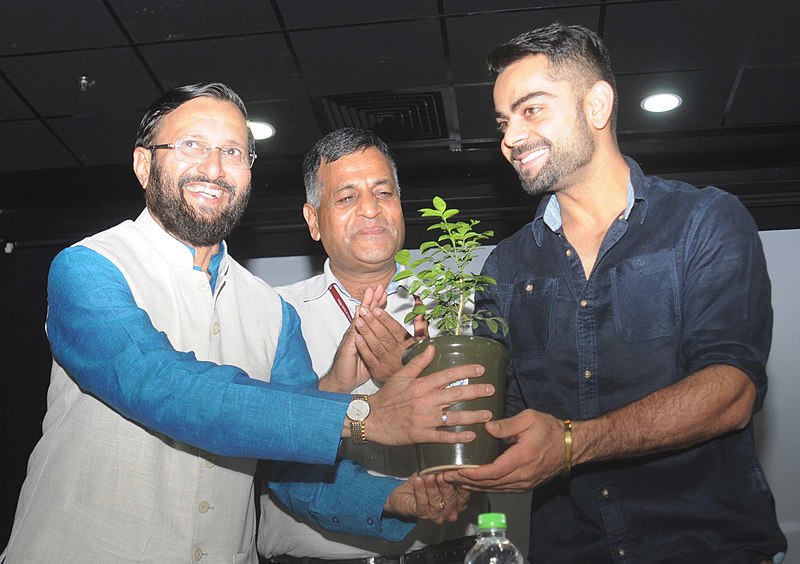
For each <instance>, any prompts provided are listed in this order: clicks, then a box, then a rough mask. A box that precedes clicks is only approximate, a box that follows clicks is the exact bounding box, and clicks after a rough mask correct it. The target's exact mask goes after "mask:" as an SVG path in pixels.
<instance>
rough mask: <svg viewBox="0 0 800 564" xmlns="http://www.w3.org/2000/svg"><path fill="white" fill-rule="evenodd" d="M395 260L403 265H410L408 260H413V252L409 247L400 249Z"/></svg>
mask: <svg viewBox="0 0 800 564" xmlns="http://www.w3.org/2000/svg"><path fill="white" fill-rule="evenodd" d="M394 260H395V261H396V262H399V263H400V264H402V265H403V266H408V261H409V260H411V252H410V251H409V250H408V249H400V250H399V251H397V253H395V255H394Z"/></svg>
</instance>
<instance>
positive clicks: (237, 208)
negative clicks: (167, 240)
mask: <svg viewBox="0 0 800 564" xmlns="http://www.w3.org/2000/svg"><path fill="white" fill-rule="evenodd" d="M169 181H172V183H173V186H172V187H171V186H169V184H168V182H169ZM192 182H207V183H210V184H215V185H217V186H218V187H220V188H222V189H224V190H226V191H227V192H228V194H229V197H230V200H229V201H230V203H229V204H228V206H226V207H224V208H222V209H221V210H219V211H218V212H217V215H216V216H215V217H212V216H203V215H200V214H198V213H197V212H196V211H195V210H194V209H193V208H192V207H191V206H190V205H189V203H188V202H187V201H186V198H185V197H184V195H183V188H184V187H185V186H186V185H187V184H190V183H192ZM244 190H245V191H244V194H243V195H242V197H241V198H239V199H238V200H237V199H236V187H235V186H233V185H232V184H230V183H229V182H226V181H224V180H219V179H217V180H214V181H212V180H209V179H208V178H206V177H204V176H202V175H192V176H182V177H181V178H180V179H178V181H177V182H175V179H167V178H166V177H165V175H164V173H163V171H162V169H161V167H160V166H159V165H158V162H157V161H155V160H153V161H152V165H151V168H150V184H149V185H148V187H147V190H145V202H146V203H147V209H149V210H150V213H152V214H153V216H154V217H156V218H157V219H158V220H159V222H160V223H161V225H162V226H163V227H164V229H166V231H167V232H168V233H169V234H170V235H172V236H173V237H175V238H176V239H178V240H179V241H183V242H184V243H186V244H188V245H191V246H193V247H211V246H214V245H217V244H219V243H220V242H221V241H222V240H223V239H225V238H226V237H227V236H228V235H230V234H231V232H232V231H233V229H234V228H235V227H236V226H237V225H238V224H239V221H241V219H242V216H243V215H244V212H245V210H246V209H247V202H248V200H249V199H250V185H248V186H247V187H246V188H245V189H244Z"/></svg>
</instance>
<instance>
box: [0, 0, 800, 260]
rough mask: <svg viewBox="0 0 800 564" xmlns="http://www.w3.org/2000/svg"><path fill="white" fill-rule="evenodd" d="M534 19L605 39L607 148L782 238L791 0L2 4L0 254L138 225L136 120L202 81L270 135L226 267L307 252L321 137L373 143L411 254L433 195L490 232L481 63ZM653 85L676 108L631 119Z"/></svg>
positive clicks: (504, 176) (786, 205) (498, 194)
mask: <svg viewBox="0 0 800 564" xmlns="http://www.w3.org/2000/svg"><path fill="white" fill-rule="evenodd" d="M553 21H561V22H564V23H570V24H573V23H574V24H582V25H585V26H587V27H589V28H591V29H593V30H595V31H597V32H598V33H599V34H600V35H601V36H602V37H603V38H604V40H605V42H606V44H607V46H608V48H609V51H610V53H611V58H612V65H613V67H614V71H615V73H616V75H617V77H618V78H617V80H618V91H619V99H620V111H619V121H618V133H619V138H620V145H621V147H622V149H623V152H625V153H626V154H629V155H631V156H632V157H634V158H635V159H636V160H638V161H639V162H640V163H642V165H643V167H644V168H645V170H646V172H649V173H656V174H660V175H663V176H670V177H681V178H683V179H686V180H689V181H691V182H693V183H696V184H700V185H705V184H711V183H713V184H716V185H718V186H721V187H723V188H725V189H727V190H729V191H731V192H733V193H735V194H737V195H738V196H739V197H740V198H741V199H742V201H743V202H744V203H745V204H746V205H747V206H748V208H749V209H750V210H751V212H752V213H753V215H754V216H755V218H756V220H757V222H758V223H759V226H760V227H761V228H762V229H783V228H796V227H800V103H798V94H800V88H799V87H800V34H798V33H797V29H796V26H797V23H798V22H800V1H798V0H538V1H533V0H528V1H523V0H504V1H501V0H349V1H345V0H337V1H334V0H272V1H266V0H224V1H223V0H195V1H191V0H163V1H155V0H59V1H56V0H4V1H3V2H2V6H0V32H2V33H0V243H1V244H2V245H3V247H4V248H5V251H6V253H10V252H12V251H13V250H14V249H16V248H26V247H37V246H42V245H45V246H46V245H60V246H63V245H64V244H68V243H70V242H72V241H74V240H75V239H77V238H79V237H82V236H84V235H86V234H88V233H91V232H94V231H96V230H97V229H100V228H104V227H107V226H110V225H112V224H114V223H116V222H118V221H119V220H121V219H123V218H127V217H131V216H133V215H135V214H136V213H137V212H138V211H139V209H140V208H141V207H142V198H141V193H140V192H141V191H140V189H139V188H138V185H137V184H136V180H135V178H134V176H133V174H132V172H131V169H130V160H131V151H132V147H133V140H134V137H135V132H136V128H137V125H138V121H139V119H140V118H141V116H142V114H143V112H144V111H145V110H146V109H147V107H148V106H149V105H150V103H151V102H152V101H153V100H154V99H155V98H156V97H158V96H159V95H160V94H161V93H162V92H163V91H164V90H166V89H168V88H171V87H174V86H177V85H181V84H187V83H193V82H204V81H222V82H225V83H227V84H228V85H230V86H231V87H233V88H234V89H235V90H236V91H237V92H238V93H239V94H240V95H241V96H242V98H243V99H244V100H245V102H246V104H247V105H248V108H249V111H250V115H251V119H254V120H265V121H269V122H270V123H272V124H273V125H274V126H275V127H276V128H277V135H276V136H275V137H273V138H271V139H269V140H265V141H260V142H258V144H257V152H258V155H259V156H258V159H257V161H256V165H255V166H254V169H253V197H252V200H251V206H250V209H249V210H248V213H247V214H246V216H245V220H244V222H243V224H242V226H241V227H240V228H239V229H238V230H237V231H236V233H235V234H234V237H233V238H232V243H231V244H232V247H237V253H238V254H240V255H245V256H269V255H281V254H305V253H319V252H321V249H319V248H318V247H316V246H314V244H313V243H312V242H311V241H310V240H309V238H308V236H307V234H306V231H305V226H304V223H303V220H302V216H301V214H300V206H301V205H302V202H303V201H304V196H303V188H302V180H301V174H300V161H301V158H302V155H303V154H304V153H305V151H306V150H308V148H309V147H310V146H311V145H312V144H313V143H314V141H315V140H316V139H317V138H319V137H320V136H321V135H322V134H324V133H325V132H327V131H329V130H331V129H332V128H335V127H338V126H340V125H356V126H364V127H370V128H372V129H375V130H376V131H377V132H378V133H380V134H381V135H382V136H383V137H384V138H385V139H386V140H387V141H389V143H390V145H391V147H392V148H393V150H394V152H395V154H396V157H397V162H398V166H399V172H400V181H401V184H402V186H403V199H404V206H405V209H406V217H407V220H408V222H409V227H410V228H409V239H410V240H409V241H408V243H409V244H410V245H413V244H416V241H415V239H418V238H419V231H420V230H419V229H418V228H417V227H418V226H419V225H420V222H419V220H418V218H417V214H416V213H415V212H414V210H415V209H417V208H419V207H421V205H422V204H424V203H425V202H426V201H429V200H430V198H431V197H432V196H433V195H437V194H438V195H442V196H444V197H445V198H447V199H449V200H450V201H451V202H455V205H457V207H459V208H461V209H462V210H463V211H464V212H469V213H470V215H471V216H473V217H478V218H480V219H482V221H484V222H485V223H486V224H489V225H490V226H491V227H493V228H494V229H495V230H496V231H497V232H498V234H499V235H505V234H508V233H510V232H512V231H513V230H515V229H517V228H518V227H519V226H521V225H522V224H524V223H525V222H526V221H527V220H528V219H529V218H530V215H531V213H532V210H533V209H534V208H535V205H536V201H534V200H533V199H531V198H529V197H527V196H524V195H523V194H522V191H521V190H520V189H519V185H518V181H517V179H516V176H515V175H514V173H513V171H511V169H510V167H509V166H508V164H506V163H505V162H504V161H503V159H502V158H501V156H500V154H499V151H498V147H497V145H498V139H499V138H498V135H497V131H496V128H495V124H494V112H493V108H492V102H491V79H490V77H489V75H488V73H487V72H486V70H485V65H484V59H485V56H486V53H487V51H488V50H489V49H490V48H491V47H492V46H494V45H495V44H497V43H499V42H501V41H503V40H505V39H508V38H510V37H512V36H514V35H516V34H517V33H519V32H522V31H525V30H528V29H532V28H535V27H539V26H542V25H546V24H548V23H551V22H553ZM81 77H85V78H84V79H82V78H81ZM82 83H83V84H82ZM664 88H669V89H671V90H673V91H676V92H677V93H678V94H679V95H680V96H682V98H683V100H684V104H683V105H682V106H681V107H680V108H679V109H677V110H674V111H672V112H668V113H665V114H647V113H645V112H644V111H643V110H641V109H640V107H639V102H640V101H641V98H642V97H643V96H644V95H646V94H648V93H652V92H655V91H658V90H661V89H664Z"/></svg>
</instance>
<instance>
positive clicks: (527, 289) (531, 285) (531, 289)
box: [525, 283, 533, 292]
mask: <svg viewBox="0 0 800 564" xmlns="http://www.w3.org/2000/svg"><path fill="white" fill-rule="evenodd" d="M525 291H526V292H533V284H530V283H529V284H527V285H526V286H525Z"/></svg>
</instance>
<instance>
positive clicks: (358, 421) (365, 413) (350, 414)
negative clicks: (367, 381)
mask: <svg viewBox="0 0 800 564" xmlns="http://www.w3.org/2000/svg"><path fill="white" fill-rule="evenodd" d="M367 417H369V396H366V395H363V394H353V399H351V400H350V405H348V406H347V418H348V419H349V420H350V438H351V439H353V444H357V445H363V444H364V443H366V442H367V435H366V432H365V430H364V420H365V419H366V418H367Z"/></svg>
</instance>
